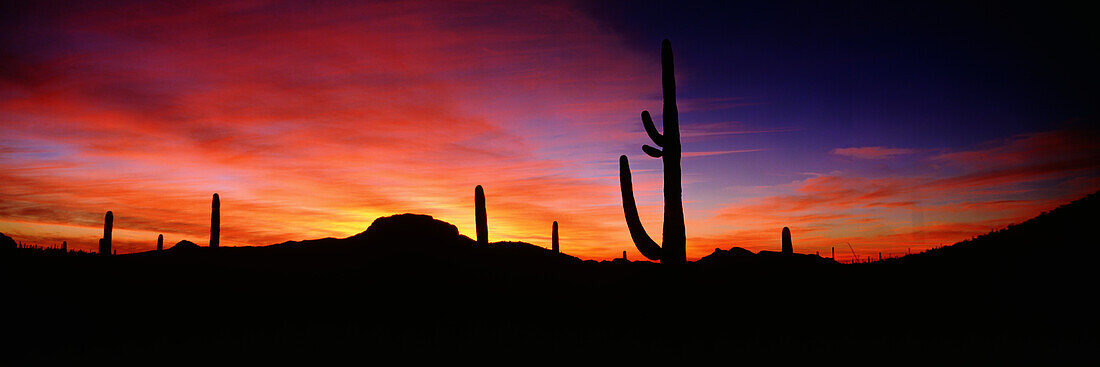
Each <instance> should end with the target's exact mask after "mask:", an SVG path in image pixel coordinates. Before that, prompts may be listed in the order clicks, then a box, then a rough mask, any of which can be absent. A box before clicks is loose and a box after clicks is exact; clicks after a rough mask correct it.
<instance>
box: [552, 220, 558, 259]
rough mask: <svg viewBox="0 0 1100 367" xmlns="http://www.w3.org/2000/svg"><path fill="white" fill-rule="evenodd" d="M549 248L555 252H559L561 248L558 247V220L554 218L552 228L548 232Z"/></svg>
mask: <svg viewBox="0 0 1100 367" xmlns="http://www.w3.org/2000/svg"><path fill="white" fill-rule="evenodd" d="M550 248H551V249H553V250H554V253H555V254H556V253H559V252H561V249H559V248H558V221H556V220H555V221H554V229H553V231H552V232H551V233H550Z"/></svg>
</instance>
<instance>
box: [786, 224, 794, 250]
mask: <svg viewBox="0 0 1100 367" xmlns="http://www.w3.org/2000/svg"><path fill="white" fill-rule="evenodd" d="M793 253H794V246H792V245H791V229H790V228H787V227H783V254H784V255H790V254H793Z"/></svg>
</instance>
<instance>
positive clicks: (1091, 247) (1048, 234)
mask: <svg viewBox="0 0 1100 367" xmlns="http://www.w3.org/2000/svg"><path fill="white" fill-rule="evenodd" d="M1098 212H1100V192H1096V193H1093V194H1090V195H1088V196H1086V197H1084V198H1081V199H1078V200H1074V201H1073V202H1070V203H1069V204H1065V205H1062V206H1060V207H1058V208H1056V209H1053V210H1051V211H1048V212H1044V213H1042V214H1040V215H1039V216H1037V217H1035V218H1031V219H1029V220H1027V221H1024V222H1023V223H1018V224H1012V225H1009V226H1007V227H1005V228H1002V229H999V230H995V231H992V232H989V233H986V234H983V235H980V236H976V237H974V238H971V239H968V240H964V241H961V242H957V243H955V244H952V245H950V246H944V247H940V248H934V249H930V250H927V251H923V252H921V253H918V254H912V255H907V256H904V257H902V258H899V259H892V260H891V262H902V263H905V262H929V261H933V262H937V261H938V262H960V261H961V262H983V263H994V262H1004V261H1012V262H1029V263H1035V264H1040V263H1047V262H1051V261H1054V262H1057V263H1059V264H1063V265H1065V264H1069V263H1078V262H1089V263H1091V262H1093V261H1095V260H1097V257H1096V255H1097V254H1100V248H1098V245H1100V244H1098V242H1100V241H1098V240H1097V236H1096V235H1095V234H1094V233H1092V231H1091V229H1092V225H1094V224H1096V221H1097V220H1096V218H1097V217H1098V214H1097V213H1098Z"/></svg>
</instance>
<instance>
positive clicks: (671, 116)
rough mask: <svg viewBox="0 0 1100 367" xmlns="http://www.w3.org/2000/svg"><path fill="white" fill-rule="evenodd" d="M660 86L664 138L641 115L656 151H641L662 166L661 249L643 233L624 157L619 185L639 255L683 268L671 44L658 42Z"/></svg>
mask: <svg viewBox="0 0 1100 367" xmlns="http://www.w3.org/2000/svg"><path fill="white" fill-rule="evenodd" d="M661 86H662V90H663V92H664V100H665V102H664V116H663V117H664V134H661V133H660V132H658V131H657V128H656V127H655V126H654V125H653V119H652V118H651V117H650V116H649V111H642V126H643V127H645V131H646V133H647V134H649V138H650V139H652V140H653V143H654V144H656V145H657V146H658V147H663V148H664V149H663V150H662V149H658V148H654V147H651V146H649V145H643V146H642V151H644V152H645V153H646V154H648V155H649V156H651V157H654V158H661V159H662V162H663V163H664V166H665V177H664V179H665V222H664V232H663V236H664V237H663V238H662V240H661V242H662V245H663V246H658V245H657V243H656V242H653V239H652V238H650V237H649V234H647V233H646V231H645V227H643V226H642V221H641V219H639V218H638V207H637V204H636V203H635V202H634V187H633V183H631V180H630V162H628V161H627V159H626V156H625V155H624V156H621V157H619V184H620V186H622V193H623V212H624V213H625V214H626V225H627V227H628V228H630V238H631V239H632V240H634V245H635V246H637V247H638V250H639V251H641V253H642V255H643V256H645V257H647V258H649V259H650V260H660V261H661V263H662V264H684V263H686V262H687V252H686V249H685V246H686V242H687V234H686V232H685V231H686V230H685V228H684V204H683V197H682V191H681V190H682V188H681V185H680V153H681V149H680V121H679V116H678V113H677V111H676V78H675V76H674V75H673V64H672V43H671V42H669V40H667V39H666V40H664V42H661Z"/></svg>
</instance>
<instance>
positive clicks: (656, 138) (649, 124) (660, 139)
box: [642, 111, 665, 147]
mask: <svg viewBox="0 0 1100 367" xmlns="http://www.w3.org/2000/svg"><path fill="white" fill-rule="evenodd" d="M642 126H644V127H645V133H646V134H649V138H650V139H652V140H653V144H657V146H659V147H663V146H665V137H664V136H663V135H661V133H659V132H657V126H654V125H653V117H651V116H649V111H642Z"/></svg>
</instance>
